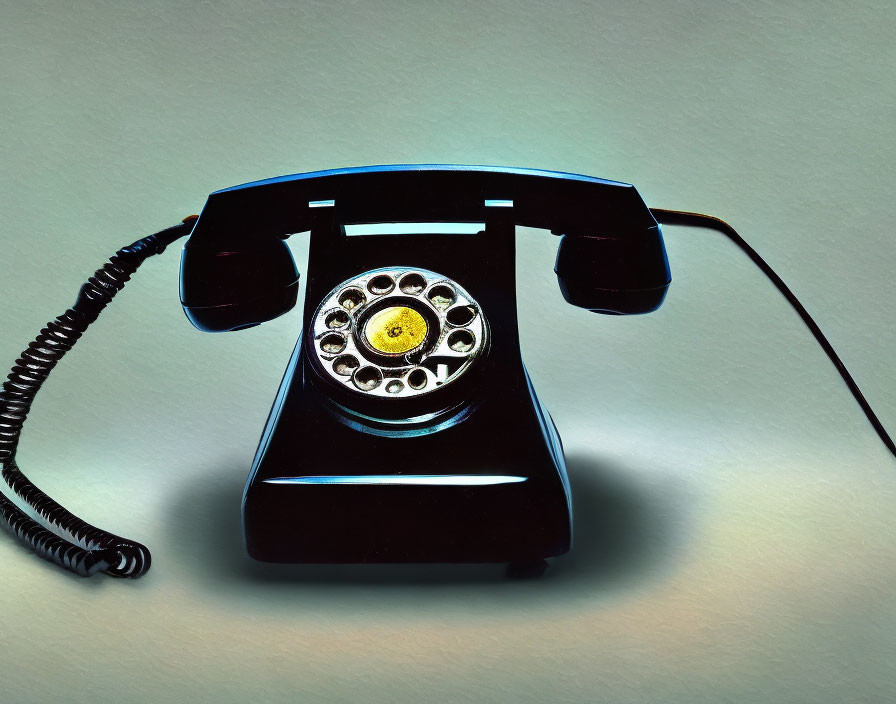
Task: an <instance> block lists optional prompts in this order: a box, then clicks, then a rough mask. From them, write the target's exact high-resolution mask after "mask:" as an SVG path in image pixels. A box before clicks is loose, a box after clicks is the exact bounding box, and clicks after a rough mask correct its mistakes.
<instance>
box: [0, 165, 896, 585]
mask: <svg viewBox="0 0 896 704" xmlns="http://www.w3.org/2000/svg"><path fill="white" fill-rule="evenodd" d="M365 223H366V224H369V223H484V226H483V227H482V228H481V229H479V231H478V232H477V233H476V234H458V233H456V232H452V231H451V229H452V228H451V227H449V226H448V225H447V224H446V225H444V227H442V226H438V227H436V232H435V233H427V234H424V233H422V232H421V233H418V234H413V235H408V234H394V233H393V234H377V235H360V236H356V235H352V236H348V235H347V234H346V227H348V226H352V225H357V224H365ZM658 223H669V224H682V225H691V226H697V227H710V228H713V229H716V230H718V231H720V232H722V233H723V234H725V235H726V236H728V237H729V239H731V240H732V241H733V242H734V243H735V244H737V245H738V246H739V247H741V249H743V250H744V251H745V252H746V253H747V254H748V255H749V256H750V257H751V259H753V261H754V262H755V263H756V264H757V265H758V266H760V268H762V270H763V271H764V272H765V273H766V274H767V275H768V276H769V277H770V278H771V280H772V282H773V283H774V284H775V285H776V286H777V287H778V289H779V290H780V291H781V292H782V294H783V295H785V297H787V299H788V301H789V302H790V303H791V304H792V305H793V306H794V307H795V308H796V309H797V312H798V313H799V314H800V316H801V317H802V318H803V320H804V321H805V322H806V324H807V325H808V326H809V328H810V330H811V331H812V332H813V334H814V335H815V337H816V339H817V340H818V341H819V342H820V343H821V344H822V346H823V347H824V349H825V351H826V352H827V353H828V355H829V356H830V357H831V359H832V360H833V361H834V363H835V365H836V366H837V368H838V371H840V373H841V375H842V376H843V378H844V381H846V383H847V385H848V386H849V388H850V390H851V391H852V392H853V395H854V396H855V397H856V399H857V401H858V402H859V403H860V405H861V406H862V409H863V410H864V411H865V413H866V415H867V416H868V419H869V421H870V422H871V423H872V425H874V427H875V429H876V430H877V432H878V434H879V435H880V437H881V439H882V440H883V441H884V442H885V444H887V447H888V448H889V449H890V451H891V452H893V453H894V454H896V447H894V445H893V442H892V440H891V439H890V437H889V435H887V433H886V431H885V430H884V429H883V427H882V425H881V424H880V422H879V420H878V419H877V417H876V416H875V415H874V413H873V411H872V410H871V408H870V407H869V406H868V404H867V402H866V401H865V399H864V398H863V397H862V395H861V392H860V391H859V390H858V387H857V386H856V385H855V382H854V381H853V380H852V377H851V376H850V375H849V373H848V372H847V371H846V369H845V367H844V366H843V364H842V362H840V360H839V358H838V357H837V356H836V353H834V351H833V349H832V348H831V347H830V344H829V343H828V342H827V340H826V339H825V338H824V336H823V335H822V334H821V331H820V330H818V328H817V326H816V325H815V323H814V321H812V319H811V317H809V314H808V313H807V312H806V311H805V309H804V308H803V307H802V306H801V305H800V303H799V302H798V301H797V300H796V298H795V297H794V296H793V294H792V293H791V292H790V291H789V289H788V288H787V287H786V285H785V284H784V283H783V281H781V280H780V278H778V277H777V275H776V274H775V273H774V272H773V271H772V270H771V268H770V267H768V265H767V264H766V263H765V262H764V261H763V260H762V259H761V257H759V255H758V254H757V253H756V252H755V251H754V250H752V248H750V247H749V245H747V244H746V243H745V242H744V241H743V240H742V239H741V238H740V237H739V236H738V235H737V233H736V232H734V230H733V229H731V228H730V226H728V225H727V224H726V223H724V222H722V221H720V220H717V219H715V218H711V217H709V216H705V215H700V214H696V213H685V212H681V211H666V210H658V209H654V210H651V209H649V208H648V207H647V206H646V205H645V204H644V202H643V201H642V200H641V198H640V196H639V195H638V193H637V191H636V190H635V188H634V187H633V186H631V185H628V184H624V183H618V182H614V181H606V180H602V179H597V178H592V177H588V176H580V175H576V174H567V173H557V172H550V171H540V170H534V169H514V168H498V167H481V166H446V165H403V166H374V167H365V168H352V169H337V170H332V171H320V172H314V173H307V174H297V175H292V176H284V177H280V178H274V179H268V180H264V181H257V182H254V183H248V184H245V185H242V186H236V187H233V188H228V189H225V190H222V191H217V192H215V193H212V194H211V195H210V196H209V199H208V202H207V203H206V205H205V207H204V209H203V210H202V213H201V214H200V215H199V216H198V218H197V217H196V216H191V217H190V218H187V219H185V221H184V222H183V223H182V224H180V225H177V226H175V227H173V228H169V229H168V230H163V231H162V232H159V233H156V234H155V235H150V236H149V237H146V238H144V239H142V240H139V241H138V242H135V243H134V244H133V245H131V246H130V247H126V248H124V249H122V250H119V252H117V253H116V255H115V256H114V257H113V258H112V259H111V260H110V262H109V263H107V264H106V265H105V266H104V267H103V268H102V269H100V270H98V271H97V273H96V274H95V275H94V277H91V279H90V280H89V281H88V283H87V284H85V286H84V287H83V288H82V290H81V293H80V294H79V296H78V299H77V301H76V303H75V304H74V305H73V306H72V308H70V309H69V310H68V311H66V313H64V314H63V315H62V316H59V317H58V318H57V319H56V320H55V321H53V322H51V323H49V324H48V326H47V328H45V329H44V330H43V331H42V332H41V334H40V335H39V336H38V338H37V339H36V340H35V341H34V342H33V343H32V344H31V345H30V346H29V347H28V349H26V350H25V351H24V352H23V353H22V356H21V358H20V359H19V360H18V361H17V364H16V366H15V367H14V368H13V370H12V372H11V373H10V375H9V377H8V379H7V381H6V382H5V383H4V384H3V389H2V392H0V462H2V475H3V478H4V479H5V480H6V482H7V484H8V485H9V486H10V487H11V488H12V489H13V490H14V491H15V493H16V494H17V495H18V496H19V497H20V498H21V499H22V500H23V501H24V502H25V503H27V504H28V505H29V506H31V507H32V508H33V509H34V511H35V512H36V514H37V515H38V517H40V519H42V523H41V522H38V521H36V520H34V519H32V518H30V517H29V516H27V515H26V514H25V513H24V512H23V511H22V510H21V509H19V508H18V507H17V506H16V505H15V504H14V503H13V502H12V501H10V500H9V499H8V498H7V497H5V496H3V495H2V494H0V517H2V518H3V522H4V523H5V524H6V525H7V527H9V528H10V529H11V531H12V532H13V534H15V535H16V536H18V537H19V538H20V539H21V540H22V541H23V542H25V543H26V544H28V545H30V546H31V547H32V548H33V549H34V550H35V552H37V554H39V555H41V556H42V557H45V558H47V559H50V560H52V561H54V562H56V563H57V564H60V565H61V566H63V567H65V568H66V569H69V570H70V571H73V572H75V573H77V574H81V575H83V576H88V575H91V574H93V573H95V572H98V571H103V572H106V573H107V574H110V575H113V576H122V577H139V576H141V575H142V574H144V573H145V572H146V570H148V569H149V564H150V563H149V551H148V550H147V549H146V548H145V547H144V546H142V545H140V544H139V543H136V542H134V541H130V540H126V539H124V538H120V537H118V536H115V535H113V534H111V533H108V532H106V531H103V530H101V529H98V528H95V527H94V526H91V525H90V524H87V523H85V522H84V521H82V520H81V519H79V518H77V517H76V516H74V515H73V514H71V513H70V512H68V511H67V510H66V509H64V508H63V507H62V506H60V505H59V504H57V503H56V502H54V501H53V500H52V499H50V498H49V497H48V496H47V495H46V494H44V493H43V492H42V491H40V490H39V489H38V488H37V487H35V486H34V485H33V484H32V483H31V482H30V481H29V480H28V479H27V478H26V477H25V475H24V474H22V472H21V470H20V469H19V468H18V466H17V465H16V462H15V449H16V446H17V444H18V439H19V434H20V432H21V428H22V424H23V423H24V420H25V417H26V415H27V413H28V410H29V409H30V406H31V402H32V401H33V399H34V396H35V394H36V393H37V390H38V389H39V388H40V385H41V384H42V383H43V380H44V379H45V378H46V376H47V375H48V374H49V372H50V370H51V369H52V368H53V367H54V366H55V364H56V363H57V362H58V360H59V359H60V358H61V357H62V355H63V354H64V353H65V352H66V351H67V350H68V349H70V348H71V346H72V345H73V344H74V343H75V342H76V341H77V339H78V337H80V335H81V334H82V333H83V332H84V330H85V329H86V328H87V326H88V325H89V324H90V323H91V322H92V321H93V320H95V319H96V317H97V316H98V315H99V313H100V312H101V310H102V309H103V308H104V307H105V305H107V304H108V303H109V302H110V301H111V299H112V297H113V296H114V295H115V293H116V292H117V291H118V290H120V289H121V287H122V286H123V285H124V283H125V282H126V281H127V279H128V278H129V277H130V275H131V274H133V273H134V271H135V270H136V268H137V267H138V266H139V265H140V264H141V263H142V262H143V261H144V260H145V259H146V258H148V257H149V256H151V255H153V254H157V253H160V252H161V251H163V250H164V249H165V247H166V246H167V245H168V244H171V243H172V242H174V241H176V240H177V239H179V238H181V237H184V236H186V235H189V240H188V241H187V243H186V244H185V246H184V248H183V253H182V259H181V290H180V296H181V302H182V304H183V308H184V311H185V313H186V314H187V317H188V318H189V319H190V321H191V322H192V323H193V325H195V326H196V327H197V328H199V329H201V330H205V331H210V332H222V331H230V330H239V329H242V328H246V327H250V326H253V325H257V324H259V323H262V322H264V321H266V320H270V319H272V318H275V317H277V316H279V315H281V314H283V313H285V312H286V311H288V310H290V309H291V308H292V307H293V306H294V305H295V303H296V300H297V295H298V285H299V274H298V272H297V271H296V267H295V263H294V262H293V259H292V256H291V254H290V251H289V249H288V247H287V246H286V243H285V242H284V240H285V238H287V237H289V236H290V235H292V234H294V233H298V232H306V231H307V232H310V237H311V241H310V249H309V258H308V275H307V283H306V289H305V310H304V315H303V325H302V333H301V335H300V337H299V340H298V342H297V344H296V347H295V351H294V352H293V355H292V357H291V359H290V361H289V363H288V365H287V369H286V372H285V374H284V377H283V381H282V383H281V385H280V390H279V392H278V394H277V396H276V399H275V401H274V405H273V408H272V409H271V413H270V415H269V418H268V421H267V423H266V426H265V429H264V431H263V433H262V436H261V441H260V443H259V447H258V450H257V452H256V456H255V460H254V462H253V466H252V468H251V471H250V474H249V479H248V482H247V485H246V490H245V493H244V497H243V525H244V530H245V538H246V546H247V549H248V552H249V554H250V555H252V556H253V557H254V558H256V559H259V560H265V561H270V562H507V563H510V564H511V565H516V566H528V567H529V569H530V570H534V571H535V572H538V571H539V570H541V569H543V567H544V566H545V565H546V563H545V561H544V560H545V558H549V557H552V556H556V555H560V554H563V553H565V552H566V551H567V550H568V549H569V547H570V544H571V538H572V532H571V514H570V506H571V501H570V494H569V483H568V480H567V476H566V469H565V465H564V457H563V449H562V444H561V442H560V438H559V435H558V433H557V430H556V428H555V426H554V424H553V421H552V420H551V417H550V415H549V414H548V413H547V411H546V410H545V409H544V407H543V406H542V405H541V403H540V402H539V401H538V398H537V396H536V394H535V391H534V389H533V387H532V384H531V381H530V379H529V377H528V374H527V373H526V369H525V366H524V365H523V362H522V358H521V355H520V348H519V338H518V332H517V318H516V300H515V271H514V259H515V226H517V225H523V226H528V227H534V228H541V229H546V230H549V231H551V232H552V233H554V234H556V235H560V244H559V248H558V252H557V259H556V264H555V272H556V274H557V279H558V283H559V285H560V289H561V291H562V293H563V296H564V298H565V299H566V300H567V301H568V302H569V303H571V304H573V305H576V306H578V307H582V308H586V309H588V310H591V311H594V312H598V313H606V314H615V315H627V314H638V313H648V312H651V311H653V310H655V309H657V308H658V307H659V306H660V305H661V304H662V302H663V298H664V297H665V294H666V291H667V289H668V286H669V283H670V280H671V279H670V274H669V267H668V263H667V259H666V253H665V248H664V245H663V239H662V235H661V233H660V226H659V224H658ZM411 227H413V226H411ZM421 229H422V228H421ZM439 230H441V231H439Z"/></svg>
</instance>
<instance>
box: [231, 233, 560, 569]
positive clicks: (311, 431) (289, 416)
mask: <svg viewBox="0 0 896 704" xmlns="http://www.w3.org/2000/svg"><path fill="white" fill-rule="evenodd" d="M513 261H514V232H513V227H512V226H511V225H510V224H509V223H507V222H506V221H505V222H503V223H502V222H500V221H497V222H495V221H492V222H490V223H489V225H488V226H487V228H486V231H485V232H483V233H480V234H477V235H449V234H436V235H376V236H362V237H346V236H345V235H344V233H343V231H342V229H341V228H340V227H338V226H335V228H333V229H330V228H328V226H327V225H326V224H324V225H322V226H321V227H320V228H319V229H314V230H312V234H311V249H310V255H309V275H308V282H307V291H306V304H305V316H304V326H305V328H307V327H308V326H309V325H310V323H311V316H312V315H313V314H314V310H315V307H316V305H317V303H318V302H319V301H320V300H322V299H323V298H324V297H325V296H326V295H327V293H328V292H329V291H330V290H331V289H332V288H334V287H335V286H337V285H338V284H339V283H341V282H342V281H344V280H346V279H348V278H351V277H352V276H355V275H357V274H359V273H361V272H363V271H366V270H370V269H375V268H378V267H384V266H394V265H409V266H414V267H421V268H425V269H430V270H434V271H438V273H440V274H444V275H445V276H447V277H448V278H451V279H453V280H455V281H457V282H458V283H459V284H460V285H461V286H463V287H464V288H466V289H467V290H468V291H469V292H470V293H471V294H472V295H473V297H474V298H475V299H476V300H477V301H478V302H479V304H480V306H481V311H482V314H483V316H484V317H485V318H486V320H487V321H488V323H489V332H490V339H491V345H490V348H489V351H488V353H487V356H486V357H485V358H484V359H480V360H478V362H477V364H478V365H480V368H479V369H476V370H475V374H473V375H472V376H471V377H470V379H461V380H460V381H459V382H458V383H457V384H452V385H449V386H447V387H445V388H444V389H440V390H439V391H436V392H433V393H432V394H428V395H426V396H423V397H420V398H419V399H404V400H402V401H398V402H395V404H394V407H392V408H389V409H384V410H387V412H384V413H381V414H380V415H381V416H386V417H382V418H379V419H375V414H377V409H376V408H375V406H376V405H379V406H380V407H382V406H384V405H389V404H388V402H387V403H386V404H384V403H383V402H382V400H378V401H379V402H378V403H376V401H377V400H372V401H374V403H369V402H368V403H366V404H364V403H361V402H362V401H371V400H369V399H365V398H363V397H362V396H361V395H360V394H357V393H354V392H351V391H344V392H343V393H339V391H340V389H336V388H334V387H332V386H330V384H329V383H328V380H327V379H324V378H323V377H322V376H320V375H319V374H318V373H317V372H316V371H315V369H314V368H313V366H312V363H311V361H310V358H309V355H308V354H307V350H306V349H305V344H304V343H303V342H302V340H300V342H299V344H298V345H297V347H296V352H295V353H294V355H293V357H292V359H291V360H290V363H289V367H288V368H287V371H286V374H285V375H284V379H283V384H282V386H281V389H280V392H279V394H278V398H277V402H276V403H275V405H274V408H273V409H272V411H271V415H270V418H269V420H268V424H267V427H266V429H265V431H264V435H263V438H262V442H261V444H260V446H259V451H258V454H257V456H256V460H255V464H254V467H253V469H252V473H251V476H250V479H249V483H248V485H247V487H246V493H245V497H244V502H243V522H244V528H245V536H246V546H247V548H248V551H249V554H250V555H252V556H253V557H254V558H256V559H259V560H265V561H271V562H527V561H534V560H537V559H541V558H544V557H549V556H553V555H559V554H562V553H564V552H566V551H567V550H568V549H569V546H570V540H571V527H570V526H571V523H570V498H569V488H568V482H567V479H566V470H565V466H564V461H563V453H562V449H561V446H560V441H559V437H558V436H557V434H556V430H555V429H554V427H553V423H552V421H551V420H550V417H549V416H548V415H547V413H546V412H545V411H544V409H543V408H542V407H541V405H540V404H539V403H538V400H537V398H536V396H535V392H534V390H533V389H532V386H531V384H530V383H529V380H528V376H527V374H526V371H525V369H524V367H523V363H522V359H521V357H520V350H519V340H518V335H517V320H516V300H515V296H514V295H513V294H514V290H515V282H514V278H515V275H514V266H513ZM303 339H305V338H303ZM471 371H473V370H471ZM408 404H410V405H408ZM420 417H424V418H426V417H428V420H422V421H418V422H416V423H414V422H408V421H409V419H411V418H420ZM402 418H404V422H401V419H402ZM395 473H407V474H424V475H452V476H455V477H457V476H458V475H461V476H467V477H471V478H474V477H476V476H481V475H512V476H515V477H524V478H525V480H524V481H518V482H514V483H507V484H494V485H484V486H479V485H451V486H395V485H342V484H338V485H332V484H325V485H305V484H296V485H283V484H270V483H267V482H266V481H265V480H268V479H272V478H277V477H284V476H287V477H288V476H308V475H319V474H328V475H363V474H371V475H390V474H395Z"/></svg>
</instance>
